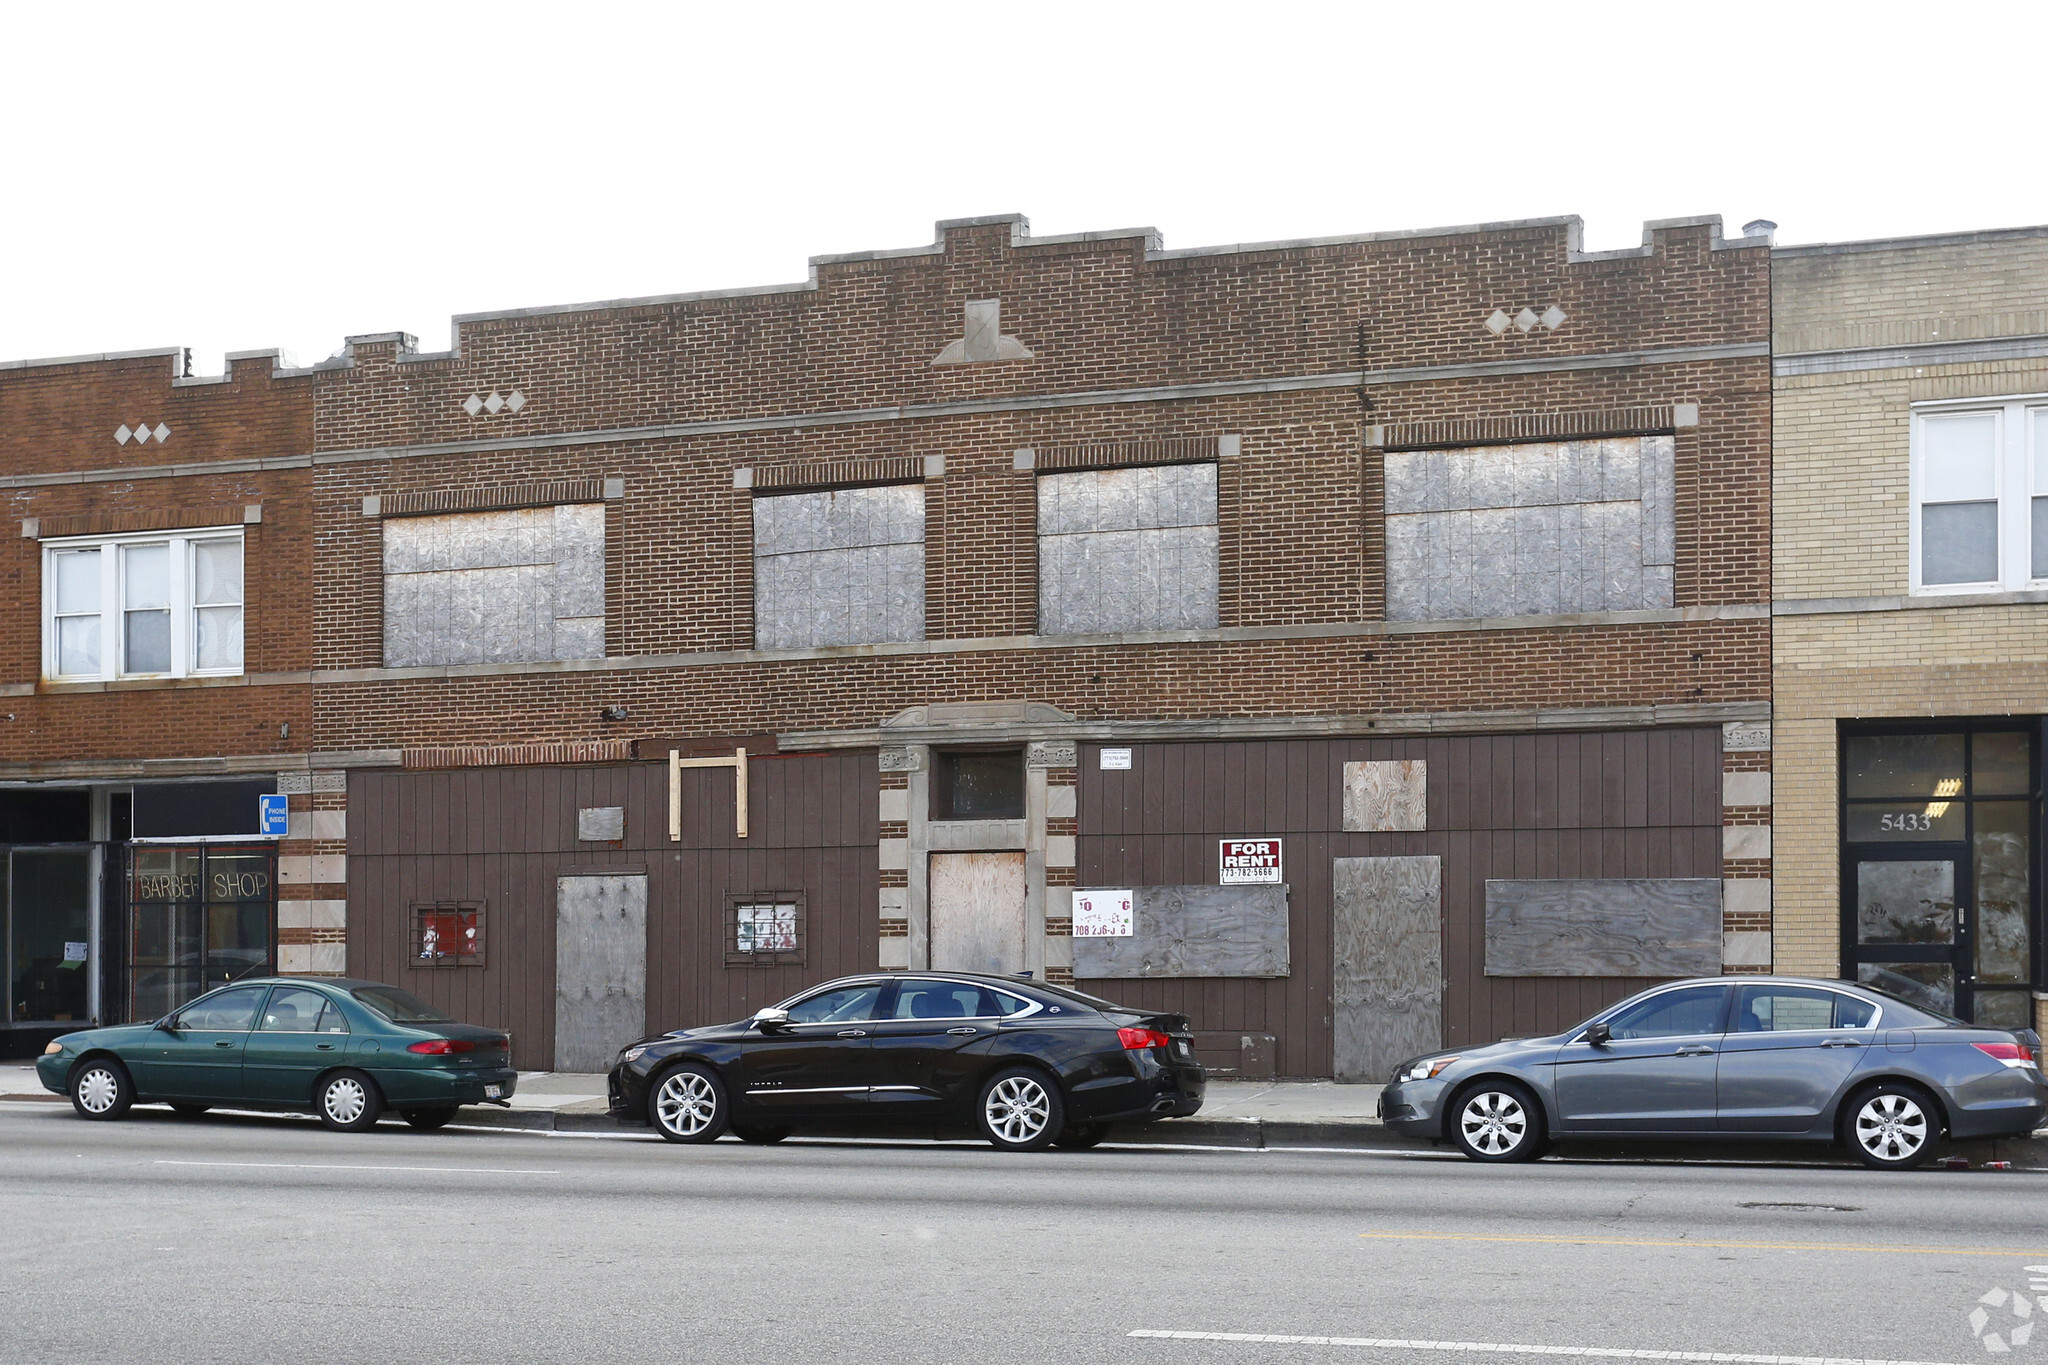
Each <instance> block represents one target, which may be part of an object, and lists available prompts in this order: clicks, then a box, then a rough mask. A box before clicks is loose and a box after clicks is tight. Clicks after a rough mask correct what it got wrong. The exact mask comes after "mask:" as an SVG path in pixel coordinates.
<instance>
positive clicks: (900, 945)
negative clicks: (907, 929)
mask: <svg viewBox="0 0 2048 1365" xmlns="http://www.w3.org/2000/svg"><path fill="white" fill-rule="evenodd" d="M876 946H877V947H878V948H879V949H880V952H879V954H878V960H877V962H876V964H875V965H876V966H878V967H880V968H881V969H882V970H883V971H885V972H906V971H909V970H910V940H909V939H907V938H885V939H881V940H878V942H877V945H876Z"/></svg>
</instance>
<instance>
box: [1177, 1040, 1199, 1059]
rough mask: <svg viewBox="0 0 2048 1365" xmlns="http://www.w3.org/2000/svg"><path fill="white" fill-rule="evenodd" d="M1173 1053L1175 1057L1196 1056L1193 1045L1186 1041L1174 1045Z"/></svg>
mask: <svg viewBox="0 0 2048 1365" xmlns="http://www.w3.org/2000/svg"><path fill="white" fill-rule="evenodd" d="M1173 1052H1174V1055H1175V1056H1177V1057H1192V1056H1194V1055H1195V1049H1194V1047H1193V1045H1191V1044H1189V1043H1188V1042H1186V1041H1182V1042H1178V1043H1175V1044H1174V1045H1173Z"/></svg>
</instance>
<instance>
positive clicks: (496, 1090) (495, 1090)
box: [484, 1085, 505, 1100]
mask: <svg viewBox="0 0 2048 1365" xmlns="http://www.w3.org/2000/svg"><path fill="white" fill-rule="evenodd" d="M504 1093H505V1087H504V1086H502V1085H487V1086H485V1087H484V1098H485V1099H487V1100H494V1099H497V1098H498V1097H499V1096H500V1095H503V1094H504Z"/></svg>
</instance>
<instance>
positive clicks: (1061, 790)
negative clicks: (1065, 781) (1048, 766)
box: [1045, 787, 1081, 820]
mask: <svg viewBox="0 0 2048 1365" xmlns="http://www.w3.org/2000/svg"><path fill="white" fill-rule="evenodd" d="M1080 790H1081V789H1080V788H1078V787H1047V788H1046V789H1045V815H1046V818H1047V819H1049V820H1071V819H1073V818H1074V816H1075V815H1076V814H1077V813H1078V811H1079V809H1080Z"/></svg>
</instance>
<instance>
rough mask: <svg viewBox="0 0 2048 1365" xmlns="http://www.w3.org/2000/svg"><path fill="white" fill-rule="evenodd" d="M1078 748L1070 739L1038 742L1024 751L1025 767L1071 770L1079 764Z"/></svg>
mask: <svg viewBox="0 0 2048 1365" xmlns="http://www.w3.org/2000/svg"><path fill="white" fill-rule="evenodd" d="M1078 755H1079V746H1078V745H1076V744H1075V743H1074V741H1073V740H1071V739H1048V740H1039V741H1037V742H1035V743H1033V744H1031V745H1029V746H1028V747H1026V749H1025V750H1024V763H1025V766H1027V767H1031V768H1072V767H1075V766H1077V765H1078V764H1079V763H1080V761H1081V760H1080V758H1079V756H1078Z"/></svg>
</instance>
